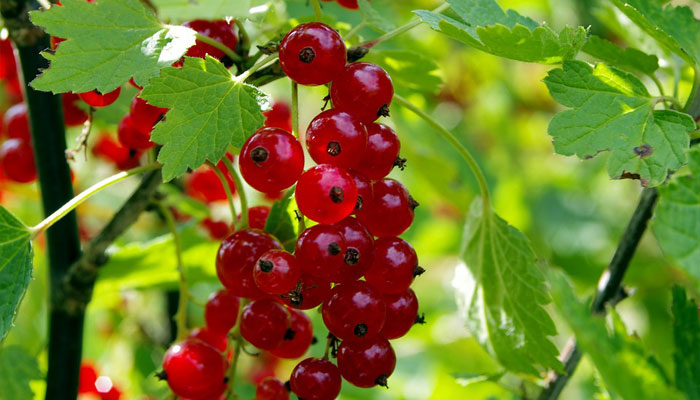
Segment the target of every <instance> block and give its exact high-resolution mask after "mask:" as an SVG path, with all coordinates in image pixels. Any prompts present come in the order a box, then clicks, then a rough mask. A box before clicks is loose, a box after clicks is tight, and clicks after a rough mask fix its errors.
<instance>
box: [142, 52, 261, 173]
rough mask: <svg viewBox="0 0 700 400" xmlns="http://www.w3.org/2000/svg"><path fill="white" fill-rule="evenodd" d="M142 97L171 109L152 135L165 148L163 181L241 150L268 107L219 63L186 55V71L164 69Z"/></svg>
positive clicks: (254, 90) (257, 93)
mask: <svg viewBox="0 0 700 400" xmlns="http://www.w3.org/2000/svg"><path fill="white" fill-rule="evenodd" d="M141 97H142V98H143V99H145V100H147V101H148V103H150V104H153V105H155V106H158V107H164V108H168V109H170V110H169V111H168V113H167V114H165V119H164V120H163V121H161V122H160V123H158V124H157V125H156V126H155V128H154V129H153V132H152V133H151V140H152V141H154V142H156V143H158V144H161V145H163V148H162V149H161V150H160V153H159V154H158V161H160V162H161V163H162V164H163V180H164V181H166V182H167V181H169V180H171V179H173V178H176V177H178V176H181V175H183V174H184V173H185V172H186V171H187V169H188V168H191V169H195V168H197V167H199V166H200V165H202V164H204V162H205V161H206V160H207V159H209V160H210V161H213V162H216V161H218V160H220V159H221V157H223V156H224V154H225V153H226V149H227V148H228V147H229V146H230V145H233V146H236V147H241V146H242V145H243V142H245V140H246V139H247V138H248V137H249V136H251V135H252V134H253V133H254V132H255V130H256V129H258V128H259V127H261V126H262V124H263V122H264V121H265V117H263V115H262V114H261V112H262V111H264V110H267V109H268V108H269V107H270V99H269V98H268V96H267V94H265V93H263V92H262V91H260V90H259V89H258V88H256V87H254V86H250V85H246V84H244V83H242V82H238V81H236V79H235V77H234V76H233V75H231V73H230V72H229V71H228V70H227V69H226V67H224V65H223V64H221V63H220V62H219V61H217V60H216V59H214V58H212V57H209V56H207V58H206V59H201V58H193V57H185V63H184V65H183V67H182V68H172V67H171V68H165V69H164V70H163V71H162V73H161V75H160V76H159V77H157V78H154V79H153V80H151V82H150V83H149V84H148V85H147V86H146V87H144V88H143V91H142V92H141Z"/></svg>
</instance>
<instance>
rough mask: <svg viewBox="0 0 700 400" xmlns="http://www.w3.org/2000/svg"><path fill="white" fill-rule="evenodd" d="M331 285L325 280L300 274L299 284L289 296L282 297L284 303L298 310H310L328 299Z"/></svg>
mask: <svg viewBox="0 0 700 400" xmlns="http://www.w3.org/2000/svg"><path fill="white" fill-rule="evenodd" d="M330 291H331V283H330V281H327V280H325V279H322V278H319V277H316V276H313V275H308V274H302V275H301V278H299V283H298V284H297V287H296V288H294V290H292V291H290V292H289V294H287V295H285V296H282V300H283V301H284V303H285V304H286V305H288V306H290V307H294V308H298V309H300V310H310V309H312V308H316V307H318V306H319V305H320V304H321V303H323V301H324V300H325V299H326V298H327V297H328V293H330Z"/></svg>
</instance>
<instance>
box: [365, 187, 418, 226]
mask: <svg viewBox="0 0 700 400" xmlns="http://www.w3.org/2000/svg"><path fill="white" fill-rule="evenodd" d="M372 191H373V193H372V194H373V198H372V201H370V202H363V203H362V211H361V212H359V213H358V214H357V217H358V218H359V219H360V222H362V223H363V224H364V225H365V226H366V227H367V229H369V231H370V232H372V234H373V235H374V236H378V237H388V236H398V235H400V234H402V233H404V232H406V229H408V228H409V227H410V226H411V224H412V223H413V210H415V208H416V207H418V202H416V201H415V200H414V199H413V197H411V195H410V194H409V193H408V190H406V187H405V186H404V185H402V184H401V183H400V182H398V181H395V180H393V179H388V178H386V179H382V180H380V181H376V182H374V183H373V184H372Z"/></svg>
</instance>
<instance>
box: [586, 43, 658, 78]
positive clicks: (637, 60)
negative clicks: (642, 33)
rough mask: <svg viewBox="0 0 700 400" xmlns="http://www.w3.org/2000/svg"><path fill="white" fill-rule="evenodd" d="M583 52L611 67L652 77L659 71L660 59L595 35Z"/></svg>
mask: <svg viewBox="0 0 700 400" xmlns="http://www.w3.org/2000/svg"><path fill="white" fill-rule="evenodd" d="M582 51H584V52H586V53H588V54H590V55H592V56H593V57H595V58H597V59H599V60H602V61H604V62H605V63H607V64H609V65H612V66H615V67H619V68H623V69H627V70H632V71H638V72H641V73H643V74H647V75H652V74H653V73H654V72H655V71H656V70H657V69H659V58H658V57H656V56H655V55H650V54H646V53H644V52H643V51H640V50H637V49H634V48H631V47H628V48H626V49H621V48H620V47H617V46H616V45H615V44H614V43H613V42H611V41H609V40H607V39H603V38H601V37H599V36H595V35H591V36H589V37H588V41H587V42H586V44H585V45H583V49H582Z"/></svg>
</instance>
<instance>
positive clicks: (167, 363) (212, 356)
mask: <svg viewBox="0 0 700 400" xmlns="http://www.w3.org/2000/svg"><path fill="white" fill-rule="evenodd" d="M227 364H228V363H227V362H226V360H224V358H223V357H222V355H221V353H219V352H218V351H217V350H216V349H215V348H213V347H212V346H210V345H208V344H206V343H204V342H202V341H199V340H185V341H183V342H180V343H177V344H174V345H173V346H171V347H170V349H168V351H167V352H166V353H165V358H164V359H163V369H164V370H165V374H166V375H167V379H168V386H170V389H171V390H172V391H173V393H175V394H176V395H178V396H182V397H192V398H206V397H207V396H212V395H214V394H216V393H219V390H220V389H221V386H223V385H224V384H225V383H224V377H225V376H226V369H227V368H228V365H227Z"/></svg>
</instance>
